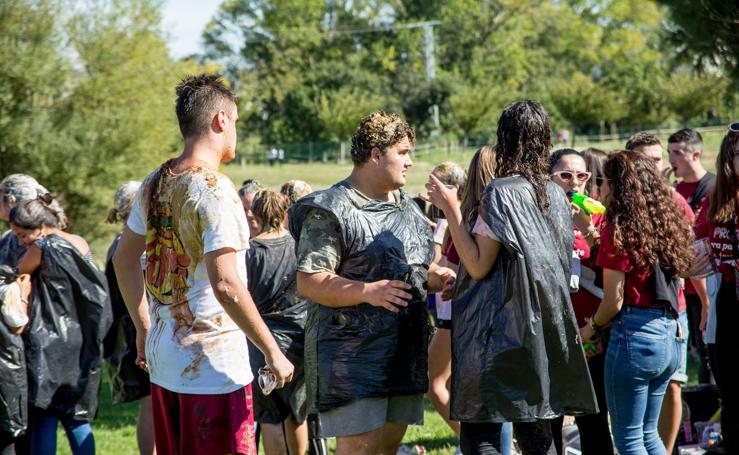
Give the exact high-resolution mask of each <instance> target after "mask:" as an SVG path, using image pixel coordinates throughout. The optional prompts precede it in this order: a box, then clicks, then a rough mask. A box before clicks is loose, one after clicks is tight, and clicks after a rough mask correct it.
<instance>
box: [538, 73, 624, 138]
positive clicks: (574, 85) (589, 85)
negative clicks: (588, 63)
mask: <svg viewBox="0 0 739 455" xmlns="http://www.w3.org/2000/svg"><path fill="white" fill-rule="evenodd" d="M551 99H552V102H553V104H554V106H555V107H556V109H557V111H558V112H559V113H560V115H562V117H564V118H565V119H566V120H567V121H569V122H570V123H571V124H572V126H573V129H574V130H575V133H577V132H578V131H580V130H582V128H583V127H585V126H589V125H598V124H601V123H609V122H614V121H615V120H616V119H618V118H620V117H621V115H622V112H623V106H622V105H621V103H620V101H619V99H618V96H617V94H616V93H615V92H613V91H612V90H610V89H609V88H608V87H605V86H603V85H602V84H599V83H597V82H594V81H593V80H592V79H591V78H589V77H588V76H586V75H584V74H582V73H575V74H573V75H572V76H571V77H570V79H568V80H560V81H557V82H556V83H554V84H552V87H551ZM572 141H573V142H572V145H573V146H574V145H575V142H574V141H575V136H574V135H573V136H572Z"/></svg>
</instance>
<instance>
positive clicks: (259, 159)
mask: <svg viewBox="0 0 739 455" xmlns="http://www.w3.org/2000/svg"><path fill="white" fill-rule="evenodd" d="M727 124H728V121H727ZM682 127H683V126H682V125H662V126H659V127H653V128H645V129H639V128H634V127H631V128H619V129H618V130H613V131H609V132H607V133H605V132H603V133H599V134H577V135H570V136H569V138H568V141H567V142H566V143H565V142H559V143H557V142H555V144H554V146H555V148H557V147H576V148H578V149H579V148H585V147H587V146H590V145H597V144H607V143H609V142H618V143H621V146H623V143H625V142H626V139H628V138H629V136H631V135H632V134H634V133H635V132H637V131H647V132H650V133H654V134H656V135H658V136H660V137H661V136H665V135H668V134H671V133H673V132H675V131H677V130H678V129H680V128H682ZM695 129H696V130H697V131H699V132H701V133H706V132H720V131H725V130H726V126H723V125H713V126H701V127H696V128H695ZM555 138H556V135H553V137H552V140H553V141H555ZM487 143H495V135H491V137H490V139H489V140H487V141H486V140H485V139H483V138H480V137H476V138H474V139H472V140H469V141H467V143H466V144H464V143H463V142H461V141H459V140H457V139H453V138H447V137H441V138H438V139H433V140H427V141H424V142H420V143H417V144H416V147H415V149H414V150H413V158H414V159H415V160H418V161H438V160H439V159H443V156H444V155H447V156H450V155H453V154H457V153H459V152H464V151H469V150H474V149H477V148H479V147H481V146H483V145H485V144H487ZM350 148H351V143H350V142H349V141H342V142H305V143H293V144H268V145H264V144H239V146H238V148H237V158H236V163H241V164H247V163H270V162H274V163H278V162H287V163H314V162H323V163H349V162H351V155H350ZM273 150H274V152H273ZM279 150H282V153H279ZM280 157H281V158H282V159H280Z"/></svg>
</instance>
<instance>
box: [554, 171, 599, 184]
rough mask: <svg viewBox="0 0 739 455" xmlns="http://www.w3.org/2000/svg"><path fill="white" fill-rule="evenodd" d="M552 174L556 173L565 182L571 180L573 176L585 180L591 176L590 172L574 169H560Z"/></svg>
mask: <svg viewBox="0 0 739 455" xmlns="http://www.w3.org/2000/svg"><path fill="white" fill-rule="evenodd" d="M552 175H556V176H557V177H559V178H561V179H562V180H564V181H565V182H569V181H570V180H572V179H573V178H577V180H579V181H581V182H584V181H586V180H588V179H589V178H590V175H591V174H590V172H572V171H559V172H553V173H552Z"/></svg>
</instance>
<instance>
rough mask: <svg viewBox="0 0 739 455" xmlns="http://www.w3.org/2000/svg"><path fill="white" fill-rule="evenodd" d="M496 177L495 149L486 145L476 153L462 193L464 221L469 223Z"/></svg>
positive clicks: (468, 170) (461, 208)
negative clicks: (483, 194)
mask: <svg viewBox="0 0 739 455" xmlns="http://www.w3.org/2000/svg"><path fill="white" fill-rule="evenodd" d="M494 177H495V147H493V146H492V145H489V144H488V145H484V146H482V147H480V149H478V150H477V152H475V155H474V156H473V157H472V160H471V161H470V167H469V168H468V169H467V184H466V185H465V186H464V190H463V191H462V204H461V207H460V210H461V211H462V219H463V220H464V221H469V217H470V214H472V212H473V211H474V210H475V208H476V207H477V206H478V204H479V203H480V198H482V193H484V192H485V188H487V186H488V185H489V184H490V182H492V181H493V178H494Z"/></svg>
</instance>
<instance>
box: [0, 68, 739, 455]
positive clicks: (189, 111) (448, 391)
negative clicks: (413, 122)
mask: <svg viewBox="0 0 739 455" xmlns="http://www.w3.org/2000/svg"><path fill="white" fill-rule="evenodd" d="M176 93H177V102H176V109H175V110H176V114H177V119H178V122H179V126H180V131H181V133H182V136H183V139H184V146H183V151H182V153H181V154H180V155H179V156H178V157H176V158H173V159H171V160H169V161H167V162H165V163H164V164H162V165H161V166H160V167H158V168H157V169H155V170H153V171H152V172H151V173H150V174H149V175H148V176H146V177H145V178H144V179H143V181H142V182H126V183H124V184H123V185H122V186H121V187H120V188H119V189H118V191H117V192H116V194H115V199H114V207H113V208H112V209H111V211H110V213H109V215H108V219H107V221H108V222H109V223H111V224H121V225H122V229H121V231H120V233H119V234H118V235H117V236H116V238H115V240H114V241H113V243H112V245H111V246H110V249H109V251H108V255H107V258H106V266H105V269H104V271H101V270H99V269H98V267H97V266H96V265H95V263H94V261H93V258H92V254H91V251H90V248H89V246H88V245H87V243H86V242H85V240H84V239H83V238H81V237H79V236H77V235H74V234H72V233H70V232H67V231H66V227H67V219H66V216H65V214H64V210H63V208H62V206H61V204H60V203H59V201H57V200H56V198H55V197H54V196H53V194H52V193H50V192H49V191H48V190H47V189H46V188H45V187H43V186H42V185H41V184H39V183H38V182H37V181H36V180H35V179H34V178H33V177H31V176H28V175H24V174H13V175H9V176H6V177H5V178H3V179H2V181H1V182H0V219H2V220H4V221H7V222H8V223H9V226H10V230H9V231H7V232H5V233H4V234H2V236H1V237H0V308H1V309H2V312H1V316H2V322H1V323H0V342H1V343H2V345H0V373H1V374H0V398H1V401H2V406H0V408H1V409H0V454H2V455H11V454H16V453H18V454H24V453H31V454H34V455H36V454H39V455H44V454H52V453H55V452H56V445H57V442H56V429H57V425H58V423H61V424H62V426H63V427H64V430H65V431H66V434H67V438H68V440H69V444H70V447H71V450H72V452H73V453H74V454H76V455H78V454H83V455H86V454H93V453H95V440H94V436H93V430H92V426H91V425H90V422H91V421H92V420H93V419H94V418H95V416H96V414H97V408H98V394H99V389H100V385H101V382H102V375H103V372H106V373H107V374H108V377H109V382H110V385H111V390H112V397H113V403H114V404H117V403H124V402H129V401H139V402H140V413H139V416H138V422H137V431H136V433H137V435H136V436H137V442H138V447H139V450H140V452H141V453H142V454H147V455H149V454H154V453H158V454H160V455H161V454H165V455H166V454H186V453H187V454H190V453H197V454H200V453H202V454H206V453H207V454H227V453H228V454H230V453H238V454H249V455H251V454H255V453H256V452H257V447H258V443H257V441H261V444H262V447H263V449H264V452H265V453H267V454H268V455H272V454H293V455H294V454H304V453H306V452H309V453H312V454H320V455H323V454H328V453H329V451H328V444H327V438H335V439H336V446H335V447H336V448H335V453H337V454H339V455H345V454H390V455H394V454H396V453H419V452H422V448H420V447H416V448H411V447H407V446H401V441H402V440H403V437H404V435H405V433H406V429H407V427H408V425H420V424H423V419H424V399H425V397H426V396H428V398H429V399H430V401H431V403H432V404H433V406H434V408H435V409H436V411H437V412H438V413H439V414H440V416H441V417H442V418H443V419H444V421H445V422H446V423H447V424H448V426H449V427H450V429H451V430H452V431H453V432H454V434H455V435H456V436H457V437H458V438H459V448H458V449H457V452H458V453H463V454H465V455H468V454H469V455H473V454H498V453H500V454H511V453H514V450H518V451H520V452H521V453H524V454H532V455H539V454H541V455H544V454H555V453H556V454H562V453H563V420H564V417H565V416H574V421H575V424H576V425H577V428H578V429H579V435H580V445H581V451H582V453H583V454H586V455H601V454H613V453H616V451H617V452H618V453H620V454H623V455H627V454H629V455H630V454H650V455H652V454H668V453H672V452H673V451H674V449H675V444H676V440H677V435H678V431H679V429H680V425H681V424H682V422H683V417H682V412H683V409H684V404H683V400H682V396H681V391H682V386H683V385H685V384H686V383H687V381H688V376H687V359H688V352H689V351H692V352H693V353H694V355H695V356H696V358H697V359H698V364H699V378H698V379H699V381H700V382H702V383H710V382H712V381H714V380H715V383H716V385H717V387H718V391H719V394H720V397H721V429H722V437H723V442H722V447H721V448H719V449H718V450H723V453H727V454H732V453H739V431H737V430H739V409H737V406H739V402H738V401H737V400H738V399H739V398H737V397H736V392H735V391H734V387H733V386H732V385H731V384H732V380H731V377H732V375H731V373H730V370H731V366H730V365H731V362H732V360H735V359H737V358H739V352H737V351H738V350H739V346H738V345H737V344H736V343H733V342H732V338H731V337H732V334H731V329H730V324H731V323H733V320H734V319H735V318H734V316H735V315H737V311H738V310H737V302H736V300H737V299H739V271H738V270H739V266H738V265H737V264H736V258H737V254H738V253H737V252H739V246H737V243H738V240H737V238H738V237H737V232H736V231H737V226H736V224H737V218H738V216H737V206H739V158H737V157H739V123H734V124H732V125H730V126H729V128H728V131H727V132H726V133H725V136H724V138H723V142H722V144H721V149H720V150H719V154H718V158H717V166H716V174H715V175H714V174H713V173H710V172H707V171H706V170H705V169H704V167H703V165H702V164H701V157H702V155H703V142H702V138H701V136H700V133H698V132H697V131H695V130H693V129H689V128H686V129H682V130H680V131H677V132H675V133H674V134H672V135H671V136H670V137H669V139H668V144H667V154H668V156H669V167H667V169H663V158H662V157H663V154H664V152H665V150H664V147H663V145H662V143H661V141H660V140H659V138H658V137H657V136H655V135H653V134H649V133H637V134H635V135H633V136H631V137H630V138H629V139H628V141H627V142H626V144H625V147H624V149H623V150H615V151H612V152H609V153H606V152H604V151H601V150H597V149H586V150H583V151H578V150H575V149H571V148H562V149H558V150H552V149H553V146H552V138H551V135H552V127H551V125H550V123H549V117H548V114H547V112H546V110H545V109H544V107H543V106H542V105H541V104H539V103H537V102H534V101H521V102H517V103H513V104H511V105H509V106H507V107H506V108H505V109H504V110H503V111H502V113H501V115H500V118H499V121H498V126H497V141H496V144H495V145H486V146H484V147H482V148H480V149H479V150H478V151H477V152H476V153H475V154H474V156H473V158H472V160H471V162H470V163H469V165H468V167H467V169H465V168H464V167H462V166H460V165H458V164H455V163H452V162H445V163H442V164H440V165H439V166H437V167H435V168H434V169H433V171H432V172H431V174H430V175H429V180H428V183H427V184H426V187H425V191H424V192H423V193H421V194H419V195H417V196H416V197H414V196H412V195H409V194H408V193H406V192H405V191H403V189H402V188H403V186H404V185H405V184H406V178H407V172H408V171H409V169H410V168H411V166H412V165H413V161H412V158H411V156H412V155H411V152H412V150H413V148H414V146H415V133H414V130H413V128H411V126H410V125H408V124H407V123H406V122H405V121H404V120H402V119H401V118H400V117H399V116H398V115H395V114H389V113H385V112H375V113H371V114H369V115H367V116H366V117H364V118H363V119H362V120H361V122H360V124H359V126H358V128H357V130H356V133H355V134H354V136H353V138H352V146H351V157H352V161H353V168H352V171H351V173H350V174H349V175H348V176H347V177H346V178H345V179H343V180H341V181H339V182H337V183H336V184H334V185H333V186H331V187H330V188H327V189H323V190H319V191H314V190H313V189H312V188H311V187H310V185H309V184H307V183H306V182H303V181H300V180H290V181H288V182H286V183H285V184H284V185H283V186H282V187H281V188H280V190H279V191H275V190H272V189H269V188H266V187H264V186H263V185H262V184H261V183H260V182H259V181H257V180H255V179H249V180H246V181H244V182H243V184H242V186H241V187H240V189H238V190H237V189H236V187H235V186H234V185H233V183H232V182H231V181H230V180H229V179H228V178H227V177H226V176H225V175H224V174H222V173H221V172H220V171H219V169H220V167H221V166H222V165H223V164H225V163H228V162H229V161H231V160H233V159H234V158H235V148H236V130H237V128H236V122H237V120H238V110H237V104H236V97H235V95H234V94H233V93H232V92H231V91H230V90H229V89H228V88H226V86H225V85H224V84H223V83H222V81H221V80H220V79H219V77H218V76H213V75H200V76H194V77H190V78H187V79H185V80H183V81H182V82H181V83H180V85H178V87H177V90H176ZM671 175H674V177H675V178H676V179H677V182H676V184H675V185H674V186H673V185H672V184H671V183H670V177H671ZM583 196H587V197H589V198H590V199H588V201H590V205H583V204H580V203H578V202H577V201H580V200H581V198H582V197H583ZM598 201H599V203H600V204H598ZM593 207H601V208H602V210H593ZM714 378H715V379H714ZM514 439H515V443H514Z"/></svg>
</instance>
